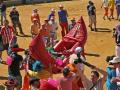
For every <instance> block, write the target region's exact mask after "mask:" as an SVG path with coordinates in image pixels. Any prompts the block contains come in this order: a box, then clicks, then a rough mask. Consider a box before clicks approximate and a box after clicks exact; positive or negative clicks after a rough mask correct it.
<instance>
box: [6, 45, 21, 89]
mask: <svg viewBox="0 0 120 90" xmlns="http://www.w3.org/2000/svg"><path fill="white" fill-rule="evenodd" d="M15 48H16V49H17V48H18V45H14V46H13V49H15ZM10 56H11V58H12V64H11V65H10V66H8V75H9V78H11V79H13V80H15V81H16V82H17V87H16V88H17V90H21V88H22V76H21V73H20V66H21V64H22V60H23V58H22V56H21V55H19V54H18V53H17V51H15V50H12V53H11V55H10Z"/></svg>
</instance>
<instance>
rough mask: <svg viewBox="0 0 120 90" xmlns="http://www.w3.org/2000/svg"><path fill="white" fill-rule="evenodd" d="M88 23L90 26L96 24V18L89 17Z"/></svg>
mask: <svg viewBox="0 0 120 90" xmlns="http://www.w3.org/2000/svg"><path fill="white" fill-rule="evenodd" d="M89 23H90V24H93V23H96V16H95V15H91V16H89Z"/></svg>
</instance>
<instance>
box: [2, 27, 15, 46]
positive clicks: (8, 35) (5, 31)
mask: <svg viewBox="0 0 120 90" xmlns="http://www.w3.org/2000/svg"><path fill="white" fill-rule="evenodd" d="M13 32H14V28H13V27H11V26H8V27H5V26H2V28H1V31H0V33H1V35H2V40H3V44H4V45H6V44H9V42H10V40H11V39H12V36H13Z"/></svg>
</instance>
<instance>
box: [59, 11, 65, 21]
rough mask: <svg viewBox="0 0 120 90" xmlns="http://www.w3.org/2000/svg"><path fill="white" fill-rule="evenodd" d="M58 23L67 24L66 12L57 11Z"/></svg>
mask: <svg viewBox="0 0 120 90" xmlns="http://www.w3.org/2000/svg"><path fill="white" fill-rule="evenodd" d="M58 16H59V22H60V23H62V22H67V12H66V10H59V11H58Z"/></svg>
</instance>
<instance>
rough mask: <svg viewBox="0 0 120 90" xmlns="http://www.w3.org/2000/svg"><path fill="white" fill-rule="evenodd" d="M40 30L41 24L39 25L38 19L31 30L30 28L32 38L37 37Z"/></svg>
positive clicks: (34, 21) (34, 20)
mask: <svg viewBox="0 0 120 90" xmlns="http://www.w3.org/2000/svg"><path fill="white" fill-rule="evenodd" d="M39 29H40V27H39V23H38V21H37V19H36V18H34V19H33V23H32V25H31V28H30V30H31V34H32V37H34V36H36V35H37V34H38V33H39Z"/></svg>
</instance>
